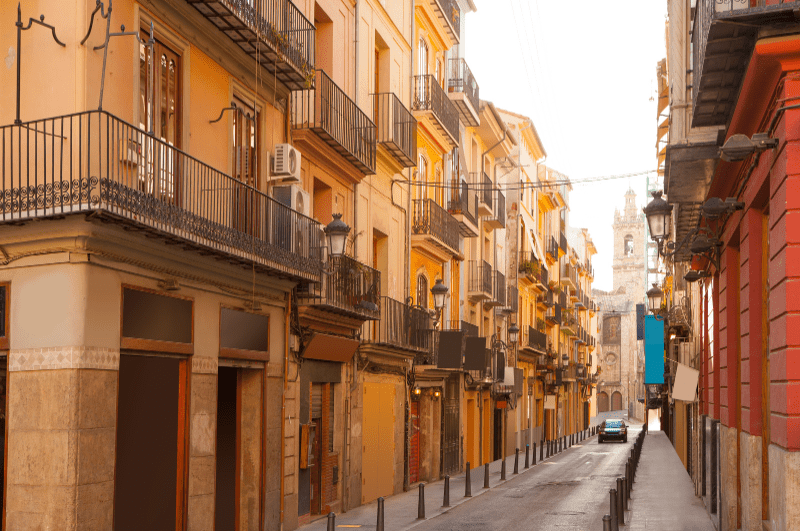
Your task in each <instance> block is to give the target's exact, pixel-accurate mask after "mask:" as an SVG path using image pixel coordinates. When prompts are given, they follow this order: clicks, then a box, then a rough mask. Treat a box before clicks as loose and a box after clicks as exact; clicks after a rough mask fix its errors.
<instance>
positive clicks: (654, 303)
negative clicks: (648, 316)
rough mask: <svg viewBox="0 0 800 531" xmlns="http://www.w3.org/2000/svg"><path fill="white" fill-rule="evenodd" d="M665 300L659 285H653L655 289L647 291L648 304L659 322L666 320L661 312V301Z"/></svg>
mask: <svg viewBox="0 0 800 531" xmlns="http://www.w3.org/2000/svg"><path fill="white" fill-rule="evenodd" d="M663 299H664V292H663V291H661V288H659V287H658V284H653V287H652V288H650V289H649V290H647V303H648V306H649V309H650V312H651V313H652V314H653V315H654V316H655V317H656V319H658V320H659V321H660V320H662V319H664V314H663V313H662V310H661V301H662V300H663Z"/></svg>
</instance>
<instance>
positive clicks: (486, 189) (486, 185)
mask: <svg viewBox="0 0 800 531" xmlns="http://www.w3.org/2000/svg"><path fill="white" fill-rule="evenodd" d="M481 184H482V186H481V203H483V204H484V205H487V206H488V207H489V208H492V206H493V205H492V190H493V188H494V185H493V184H492V180H491V179H490V178H489V176H488V175H486V174H485V173H484V174H483V176H482V179H481Z"/></svg>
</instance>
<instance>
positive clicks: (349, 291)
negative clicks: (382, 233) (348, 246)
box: [297, 256, 381, 321]
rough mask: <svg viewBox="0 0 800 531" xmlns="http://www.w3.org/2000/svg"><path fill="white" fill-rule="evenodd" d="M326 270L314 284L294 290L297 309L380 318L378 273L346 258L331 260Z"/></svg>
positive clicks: (360, 317) (350, 316)
mask: <svg viewBox="0 0 800 531" xmlns="http://www.w3.org/2000/svg"><path fill="white" fill-rule="evenodd" d="M328 268H329V271H328V272H327V273H325V274H323V275H322V280H321V281H320V282H317V283H311V284H304V285H301V286H300V287H299V288H298V291H297V297H298V306H309V307H312V308H316V309H318V310H323V311H326V312H329V313H335V314H339V315H342V316H344V317H348V318H351V319H361V320H364V321H367V320H379V319H380V318H381V309H380V302H381V273H380V271H377V270H375V269H373V268H371V267H369V266H367V265H364V264H362V263H361V262H359V261H358V260H355V259H353V258H350V257H349V256H338V257H331V258H330V259H329V260H328Z"/></svg>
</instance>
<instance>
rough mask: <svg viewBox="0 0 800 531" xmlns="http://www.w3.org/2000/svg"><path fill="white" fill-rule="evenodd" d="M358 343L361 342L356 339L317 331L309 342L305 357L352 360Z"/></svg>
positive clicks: (325, 359) (339, 360) (340, 360)
mask: <svg viewBox="0 0 800 531" xmlns="http://www.w3.org/2000/svg"><path fill="white" fill-rule="evenodd" d="M358 345H359V342H358V341H357V340H355V339H350V338H348V337H342V336H333V335H330V334H320V333H317V334H314V335H313V336H312V337H311V341H309V342H308V345H307V346H306V348H305V350H304V351H303V357H304V358H308V359H312V360H324V361H338V362H345V361H350V360H351V359H352V358H353V354H355V352H356V349H358Z"/></svg>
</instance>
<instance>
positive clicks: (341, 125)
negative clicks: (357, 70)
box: [292, 70, 376, 175]
mask: <svg viewBox="0 0 800 531" xmlns="http://www.w3.org/2000/svg"><path fill="white" fill-rule="evenodd" d="M314 79H315V83H314V88H313V89H308V90H296V91H294V92H292V127H293V128H294V129H310V130H312V131H314V132H315V133H316V134H317V135H319V136H320V138H322V139H323V140H324V141H325V142H326V143H327V144H328V145H330V146H331V147H332V148H333V149H334V150H336V151H337V152H338V153H339V154H340V155H342V156H343V157H344V158H345V159H347V160H348V161H349V162H350V163H351V164H353V166H355V167H356V168H358V169H359V170H360V171H361V172H363V173H364V174H367V175H373V174H374V173H375V149H376V140H375V138H376V136H375V135H376V128H375V124H374V123H373V122H372V120H370V119H369V117H368V116H367V115H366V114H364V111H362V110H361V109H360V108H359V107H358V105H356V104H355V102H354V101H353V100H351V99H350V97H349V96H348V95H347V94H345V92H344V91H343V90H342V89H341V88H339V86H338V85H337V84H336V83H334V82H333V80H332V79H331V78H330V77H329V76H328V74H326V73H325V72H324V71H323V70H317V71H316V73H315V74H314Z"/></svg>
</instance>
